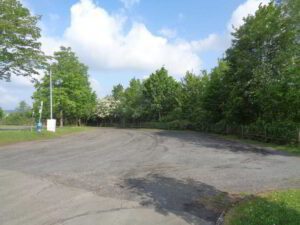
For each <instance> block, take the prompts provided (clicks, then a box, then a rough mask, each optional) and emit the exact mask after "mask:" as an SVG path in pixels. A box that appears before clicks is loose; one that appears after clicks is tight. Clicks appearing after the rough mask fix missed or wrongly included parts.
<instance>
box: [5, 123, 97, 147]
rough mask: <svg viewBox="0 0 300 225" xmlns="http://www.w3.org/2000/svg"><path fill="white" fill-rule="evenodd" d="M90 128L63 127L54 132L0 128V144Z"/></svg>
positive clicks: (49, 136) (54, 135)
mask: <svg viewBox="0 0 300 225" xmlns="http://www.w3.org/2000/svg"><path fill="white" fill-rule="evenodd" d="M90 129H92V128H89V127H63V128H57V130H56V132H55V133H53V132H48V131H46V130H43V131H42V132H41V133H37V132H35V131H32V132H31V131H30V130H0V146H1V145H7V144H13V143H18V142H24V141H35V140H43V139H50V138H55V137H61V136H63V135H66V134H71V133H76V132H82V131H87V130H90Z"/></svg>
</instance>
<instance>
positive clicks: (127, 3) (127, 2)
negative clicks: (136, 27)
mask: <svg viewBox="0 0 300 225" xmlns="http://www.w3.org/2000/svg"><path fill="white" fill-rule="evenodd" d="M120 1H121V2H122V3H123V4H124V7H125V8H126V9H129V8H131V7H132V6H134V5H135V4H138V3H139V2H140V0H120Z"/></svg>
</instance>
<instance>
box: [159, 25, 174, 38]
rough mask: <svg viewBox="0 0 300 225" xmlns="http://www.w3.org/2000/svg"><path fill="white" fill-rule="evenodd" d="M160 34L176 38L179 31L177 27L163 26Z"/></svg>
mask: <svg viewBox="0 0 300 225" xmlns="http://www.w3.org/2000/svg"><path fill="white" fill-rule="evenodd" d="M159 34H161V35H162V36H163V37H166V38H169V39H171V38H175V37H176V36H177V31H176V30H175V29H170V28H162V29H160V30H159Z"/></svg>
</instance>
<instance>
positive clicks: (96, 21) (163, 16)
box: [0, 0, 268, 109]
mask: <svg viewBox="0 0 300 225" xmlns="http://www.w3.org/2000/svg"><path fill="white" fill-rule="evenodd" d="M22 2H23V3H24V5H26V6H27V7H28V8H30V10H31V12H32V13H33V14H36V15H42V20H41V21H40V24H39V26H40V27H41V28H42V38H41V42H42V45H43V50H44V51H45V52H46V53H47V54H49V55H51V54H52V53H53V51H55V50H57V49H58V48H59V46H61V45H66V46H71V47H72V49H73V50H74V51H75V52H76V54H77V55H78V57H79V58H80V60H81V61H82V62H84V63H85V64H86V65H88V67H89V73H90V76H91V84H92V86H93V88H94V90H95V91H96V92H97V94H98V96H100V97H103V96H105V95H107V94H109V92H110V90H111V88H112V86H113V85H115V84H118V83H121V84H123V85H124V86H126V85H127V84H128V81H129V80H130V79H131V78H133V77H136V78H141V79H143V78H145V77H147V76H148V75H149V74H150V73H151V72H153V71H154V70H156V69H158V68H159V67H161V66H163V65H165V66H166V68H167V69H168V70H169V72H170V74H171V75H172V76H174V77H175V78H176V79H180V78H181V77H182V76H184V73H185V71H187V70H191V71H193V72H195V73H199V71H200V70H202V69H206V70H210V69H211V68H212V67H214V66H215V65H216V64H217V60H218V58H220V57H222V55H223V53H224V51H225V49H226V48H228V47H229V45H230V41H231V35H230V32H231V31H232V28H231V27H232V25H234V26H235V27H238V26H240V25H241V24H242V18H243V17H244V16H247V15H248V14H253V13H254V12H255V10H256V9H257V7H258V5H259V4H260V3H263V4H266V3H267V2H268V0H230V1H228V0H64V1H61V0H43V1H41V0H23V1H22ZM33 90H34V89H33V87H32V84H31V83H30V82H29V81H28V80H27V79H26V78H20V77H18V78H13V79H12V82H11V83H5V82H3V81H0V95H1V96H2V97H1V98H0V107H2V108H4V109H13V108H14V107H15V106H16V105H17V103H18V102H19V101H21V100H26V101H27V102H28V103H31V98H30V97H31V95H32V92H33Z"/></svg>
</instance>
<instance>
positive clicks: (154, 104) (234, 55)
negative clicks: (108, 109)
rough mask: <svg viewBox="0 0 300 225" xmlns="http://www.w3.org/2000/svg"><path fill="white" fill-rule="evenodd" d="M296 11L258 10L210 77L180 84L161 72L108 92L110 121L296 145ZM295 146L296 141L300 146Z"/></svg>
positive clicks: (299, 95) (285, 7)
mask: <svg viewBox="0 0 300 225" xmlns="http://www.w3.org/2000/svg"><path fill="white" fill-rule="evenodd" d="M299 11H300V4H299V1H296V0H283V1H280V2H277V3H274V2H271V3H269V4H268V5H261V6H260V7H259V9H258V10H257V12H256V13H255V15H253V16H248V17H247V18H245V23H244V24H243V25H242V26H241V27H239V28H238V29H236V30H235V31H234V32H233V33H232V36H233V42H232V46H231V47H230V48H229V49H228V50H227V51H226V54H225V57H224V58H223V59H220V60H219V62H218V65H217V66H216V67H215V68H213V69H212V71H211V72H210V73H207V72H205V71H202V73H200V75H197V74H193V73H191V72H187V73H186V75H185V77H184V78H183V79H182V80H181V82H177V81H176V80H174V79H173V78H172V77H171V76H169V74H168V71H167V70H166V69H165V68H164V67H162V68H161V69H159V70H157V71H156V72H155V73H153V74H151V75H150V76H149V78H147V79H145V80H144V81H143V82H141V81H140V80H136V79H133V80H132V81H131V82H130V85H129V87H128V88H126V89H125V90H124V88H123V86H122V85H117V86H115V87H114V88H113V91H112V97H113V98H114V99H115V100H118V101H119V103H120V104H119V105H118V107H117V108H116V109H115V110H114V111H115V112H114V113H112V114H111V115H113V116H114V118H113V119H115V118H118V119H119V121H122V124H125V122H129V123H130V122H132V123H139V122H146V123H143V125H145V126H147V127H149V126H153V127H154V128H164V129H186V128H191V129H196V130H202V131H208V132H215V133H219V134H236V135H238V136H241V137H246V138H251V139H255V140H260V141H265V142H273V143H279V144H282V143H284V144H286V143H290V144H295V143H296V142H297V141H298V140H297V139H298V138H297V136H298V130H299V127H300V61H299V60H300V57H299V56H300V43H299V40H300V23H299V21H300V20H299V19H300V18H299ZM298 142H299V141H298Z"/></svg>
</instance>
